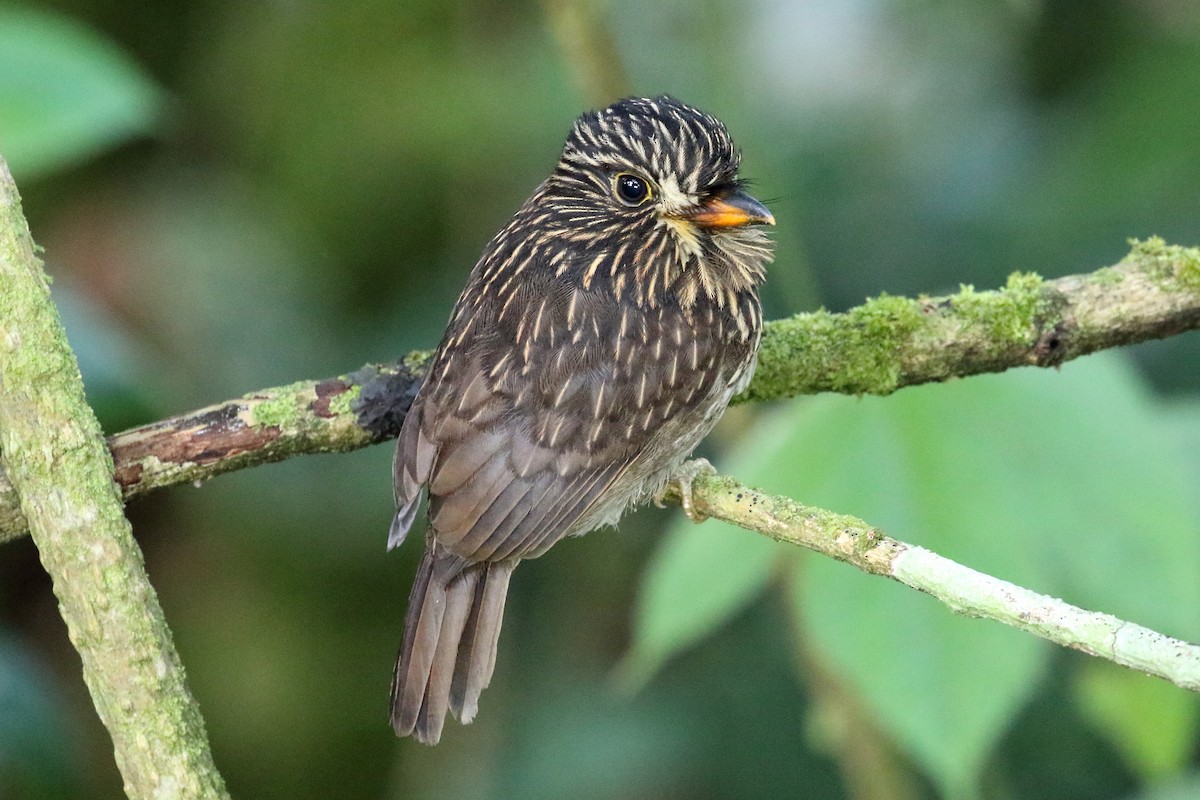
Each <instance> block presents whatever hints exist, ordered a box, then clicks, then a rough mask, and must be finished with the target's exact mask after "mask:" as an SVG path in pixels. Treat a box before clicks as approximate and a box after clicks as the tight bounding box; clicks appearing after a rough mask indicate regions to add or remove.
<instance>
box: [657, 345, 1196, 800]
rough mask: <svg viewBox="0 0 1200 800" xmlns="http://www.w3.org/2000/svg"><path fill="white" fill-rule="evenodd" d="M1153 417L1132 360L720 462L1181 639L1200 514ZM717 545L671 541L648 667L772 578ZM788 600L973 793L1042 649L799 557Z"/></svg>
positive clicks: (863, 413) (927, 757)
mask: <svg viewBox="0 0 1200 800" xmlns="http://www.w3.org/2000/svg"><path fill="white" fill-rule="evenodd" d="M1157 414H1158V409H1157V408H1156V407H1155V406H1154V404H1153V403H1152V402H1151V401H1150V400H1148V399H1147V398H1146V397H1145V396H1144V394H1143V392H1142V389H1141V387H1140V385H1139V383H1138V380H1137V378H1136V376H1135V375H1134V374H1133V373H1132V371H1131V370H1130V369H1129V368H1128V366H1127V365H1126V364H1125V362H1124V361H1123V360H1121V359H1120V358H1119V357H1112V356H1100V357H1093V358H1090V359H1087V360H1085V361H1081V362H1075V363H1072V364H1070V365H1068V366H1067V367H1066V368H1064V369H1063V370H1061V371H1060V372H1045V371H1034V370H1024V371H1015V372H1011V373H1009V374H1006V375H1002V376H986V377H980V378H972V379H971V380H969V381H961V382H953V383H949V384H944V385H939V386H930V387H924V388H918V389H910V390H906V391H904V392H901V393H899V394H897V395H895V396H893V397H890V398H867V399H863V400H855V399H852V398H844V397H820V398H815V399H812V400H810V401H807V402H805V403H803V404H801V405H797V406H795V407H794V408H789V409H787V410H785V411H783V412H782V413H778V414H774V415H771V416H768V417H766V418H764V419H763V420H762V421H761V422H760V423H759V425H758V430H757V431H755V433H754V435H753V436H751V437H748V439H747V441H746V443H745V444H744V445H743V446H742V448H741V449H740V453H739V454H737V455H735V456H734V457H732V458H730V459H728V461H729V464H728V465H727V466H729V467H730V471H731V472H732V473H733V474H737V475H738V476H739V477H741V478H743V479H744V480H746V481H748V482H750V483H753V484H757V485H764V486H766V487H767V488H768V489H769V490H771V491H777V492H781V493H784V494H788V495H790V496H793V497H795V498H797V499H799V500H801V501H803V502H807V503H813V504H816V505H820V506H824V507H828V508H834V509H837V510H839V511H844V512H847V513H853V514H857V515H859V516H862V517H863V518H865V519H867V520H870V521H871V522H872V523H874V524H878V525H881V526H882V527H883V528H884V529H885V530H887V531H888V532H889V533H892V534H894V535H896V536H898V537H900V538H905V539H908V540H910V541H915V542H919V543H921V544H923V545H925V546H928V547H931V548H932V549H934V550H936V551H938V552H941V553H943V554H945V555H947V556H949V557H951V558H955V559H956V560H959V561H962V562H963V563H966V564H969V565H970V566H972V567H975V568H977V569H980V570H983V571H985V572H988V573H990V574H995V575H998V576H1000V577H1003V578H1006V579H1009V580H1013V581H1015V582H1017V583H1020V584H1022V585H1026V586H1030V587H1031V588H1034V589H1035V590H1039V591H1043V592H1048V593H1053V594H1059V595H1062V596H1065V597H1066V598H1067V599H1068V600H1071V601H1073V602H1077V603H1081V604H1083V605H1085V606H1087V607H1092V608H1097V609H1100V610H1105V611H1109V612H1112V613H1116V614H1118V615H1121V616H1124V617H1126V618H1130V619H1134V620H1136V621H1139V622H1143V623H1145V624H1150V625H1153V626H1158V627H1160V628H1161V629H1163V630H1166V631H1168V632H1173V633H1175V634H1177V635H1182V636H1188V635H1193V634H1194V633H1195V632H1196V629H1197V622H1198V620H1197V618H1196V617H1197V615H1196V612H1195V609H1196V608H1200V586H1198V585H1197V582H1196V581H1195V580H1194V575H1195V574H1197V572H1200V543H1198V542H1196V541H1195V537H1194V532H1195V531H1196V530H1197V528H1200V520H1198V518H1197V513H1196V509H1195V507H1194V505H1193V504H1192V503H1191V500H1190V498H1189V483H1188V481H1187V479H1186V474H1187V470H1186V469H1185V467H1184V463H1183V462H1184V459H1183V458H1181V453H1180V452H1179V450H1178V449H1176V448H1175V447H1174V444H1173V442H1172V440H1171V438H1170V434H1169V433H1168V431H1167V429H1166V428H1165V427H1164V425H1163V424H1162V423H1161V422H1160V419H1159V417H1158V415H1157ZM735 465H736V466H735ZM1135 466H1136V468H1134V467H1135ZM706 527H707V526H706ZM713 527H714V528H715V526H713ZM714 534H717V535H714V536H712V537H711V541H705V540H702V539H701V538H700V536H699V535H698V534H697V533H696V532H692V533H689V534H688V535H687V538H686V539H684V538H681V536H680V535H679V534H676V535H675V536H673V537H672V538H671V539H669V540H668V542H667V543H666V545H665V546H664V549H663V550H662V551H661V552H660V554H659V557H658V559H657V560H656V562H655V565H654V566H653V568H652V569H651V571H650V574H649V577H648V579H647V584H646V589H645V595H644V596H645V597H646V598H647V599H646V600H644V602H643V604H642V608H641V611H640V614H641V616H640V617H639V626H638V637H639V638H638V644H637V645H636V647H635V658H634V663H635V664H636V665H637V666H638V667H640V668H641V669H643V670H648V669H653V668H654V667H656V666H658V665H659V664H661V662H662V660H663V658H665V657H666V655H667V654H669V653H670V652H672V650H673V649H675V648H678V647H681V646H683V645H684V644H686V643H688V642H691V641H694V640H695V639H696V638H698V637H699V636H701V635H703V634H704V633H705V632H707V631H710V630H711V629H712V628H713V627H714V626H715V625H716V624H717V623H719V622H720V621H721V620H723V619H724V618H726V617H727V616H728V614H729V613H731V610H732V609H735V608H737V607H738V605H739V604H740V603H741V602H743V601H744V598H746V597H747V596H749V595H750V594H751V593H752V592H753V591H755V590H757V589H758V588H759V587H760V586H761V585H762V582H763V580H765V577H766V575H767V573H768V570H769V565H770V559H771V557H772V555H773V551H772V550H771V548H770V543H769V542H767V541H766V540H764V542H765V544H762V545H759V546H758V547H761V548H762V550H761V551H758V550H754V551H750V553H749V554H748V555H747V553H744V552H739V551H740V550H741V549H742V548H745V549H746V550H748V551H749V550H750V548H751V547H752V546H751V545H748V544H746V543H744V542H743V539H744V538H745V537H743V536H741V535H739V534H737V533H734V532H726V531H719V532H718V531H715V530H714ZM721 537H725V538H727V539H728V542H726V543H721V542H719V539H720V538H721ZM706 548H707V549H708V552H707V553H706V552H705V550H706ZM743 558H744V559H747V561H746V562H745V563H742V564H738V563H737V561H738V559H743ZM1148 586H1153V587H1154V588H1155V591H1154V592H1149V591H1147V590H1146V589H1147V587H1148ZM791 598H792V600H793V603H794V606H793V607H794V608H795V610H796V612H797V615H798V618H799V619H800V620H801V621H802V623H803V624H804V625H805V626H806V628H807V630H808V631H809V637H810V640H811V641H812V642H813V643H815V644H816V645H817V646H818V647H819V648H820V650H821V653H822V657H823V658H825V659H827V660H828V661H829V662H830V663H831V664H832V665H833V667H834V668H835V669H837V670H839V671H840V672H842V673H844V674H845V675H846V676H847V678H848V679H849V680H850V682H851V685H853V686H856V687H857V688H858V690H859V691H860V692H861V693H862V695H863V697H864V699H865V700H866V702H867V703H868V705H869V706H870V707H871V708H872V709H873V710H874V712H875V713H876V714H878V716H879V718H880V720H881V723H882V724H883V726H884V727H885V729H887V730H888V731H890V732H891V734H892V735H893V736H895V737H896V739H897V741H898V742H900V743H901V744H902V745H903V746H904V747H905V748H907V749H908V750H909V752H911V753H912V754H913V756H914V757H915V758H916V759H917V760H918V761H919V762H920V763H922V764H923V765H924V766H925V767H926V768H927V769H928V770H929V771H930V773H931V774H932V775H933V776H934V777H935V779H936V780H937V781H938V782H939V783H940V784H941V785H942V787H943V788H944V789H945V790H946V791H947V792H948V793H949V794H950V795H952V796H955V795H961V794H964V793H970V792H971V791H972V787H973V785H974V783H975V781H976V779H977V776H978V772H979V770H980V768H981V766H982V764H983V763H984V760H985V759H986V758H987V756H988V755H989V753H990V751H991V749H992V747H993V745H994V744H995V741H996V739H997V737H999V736H1000V735H1001V733H1002V732H1003V731H1004V728H1005V726H1006V725H1008V724H1009V723H1010V721H1011V719H1012V717H1013V715H1014V714H1015V713H1016V711H1017V710H1018V708H1019V707H1020V705H1021V704H1022V703H1023V702H1024V700H1025V699H1026V697H1027V696H1028V695H1029V693H1030V692H1031V691H1032V689H1033V688H1034V686H1035V685H1036V681H1037V677H1038V674H1039V672H1040V671H1041V669H1042V668H1043V663H1044V661H1045V656H1046V654H1047V650H1046V648H1045V646H1044V645H1043V644H1042V643H1041V642H1039V641H1038V640H1036V639H1034V638H1032V637H1029V636H1028V635H1025V634H1022V633H1019V632H1016V631H1013V630H1010V629H1007V628H1004V627H1002V626H999V625H993V624H987V623H981V622H977V621H973V620H967V619H963V618H961V617H956V616H954V615H953V614H950V613H948V611H947V609H945V608H944V607H943V606H941V605H940V604H938V603H936V602H935V601H933V600H932V599H930V598H928V597H925V596H923V595H919V594H917V593H914V592H912V591H910V590H908V589H905V588H903V587H900V586H897V585H895V584H891V583H888V582H885V581H880V580H878V579H876V578H873V577H869V576H865V575H862V574H860V573H857V572H854V571H853V570H851V569H850V568H848V567H845V566H844V565H841V564H837V563H835V562H833V561H830V560H828V559H810V560H809V561H806V562H805V568H804V569H803V570H801V571H800V572H799V573H798V578H797V581H796V583H795V585H794V586H793V587H792V592H791ZM647 653H649V654H650V655H646V654H647ZM1170 691H1174V692H1177V691H1178V690H1175V689H1170Z"/></svg>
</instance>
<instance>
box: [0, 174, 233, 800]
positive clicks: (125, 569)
mask: <svg viewBox="0 0 1200 800" xmlns="http://www.w3.org/2000/svg"><path fill="white" fill-rule="evenodd" d="M0 308H2V309H3V314H0V387H3V392H2V393H0V461H2V462H3V464H4V468H5V470H6V471H7V474H8V477H9V480H10V481H11V485H12V490H11V491H10V492H9V498H10V499H16V498H19V500H20V513H21V514H22V515H23V524H24V525H27V526H28V528H29V530H30V533H31V535H32V536H33V540H34V543H35V544H36V545H37V548H38V553H39V555H40V556H41V559H42V564H43V565H44V566H45V568H46V571H47V572H49V573H50V577H51V578H52V579H53V582H54V593H55V595H56V596H57V597H58V602H59V609H60V611H61V613H62V616H63V619H64V620H65V621H66V623H67V630H68V633H69V634H70V637H71V642H72V643H73V644H74V646H75V649H76V650H77V651H78V652H79V655H80V658H81V659H82V660H83V675H84V679H85V681H86V682H87V686H88V690H89V691H90V692H91V695H92V701H93V703H94V704H95V706H96V710H97V712H98V713H99V715H100V718H101V720H102V721H103V722H104V725H105V727H107V728H108V731H109V734H110V735H111V736H112V740H113V746H114V749H115V751H116V761H117V766H118V767H119V768H120V770H121V775H122V777H123V778H124V780H125V791H126V793H127V794H128V796H129V797H131V798H147V799H149V798H162V797H172V798H221V797H226V796H227V795H226V794H225V790H224V786H223V784H222V782H221V776H220V775H219V774H217V771H216V768H215V767H214V766H213V761H212V756H211V754H210V753H209V749H208V740H207V738H206V736H205V733H204V723H203V721H202V720H201V718H200V712H199V710H198V709H197V707H196V703H195V701H194V700H193V699H192V696H191V694H190V693H189V692H188V689H187V685H186V683H185V680H184V674H183V665H182V664H181V663H180V661H179V656H178V655H177V654H176V652H175V647H174V645H173V644H172V642H171V635H170V631H169V629H168V628H167V624H166V621H165V620H164V618H163V612H162V609H161V607H160V606H159V604H158V598H157V597H156V595H155V593H154V589H153V587H152V586H151V585H150V581H149V579H148V578H147V577H146V572H145V569H144V567H143V563H142V553H141V550H139V549H138V546H137V542H136V541H135V540H134V538H133V532H132V530H131V529H130V526H129V522H128V520H127V519H126V518H125V514H124V509H123V508H122V504H121V497H120V494H119V492H118V491H117V487H116V485H115V484H114V483H113V480H112V474H113V472H112V470H113V463H112V459H111V457H110V455H109V451H108V450H107V449H106V448H105V446H104V436H103V434H102V433H101V431H100V425H99V423H98V422H97V421H96V418H95V416H94V415H93V414H92V410H91V408H90V407H89V406H88V404H87V400H86V399H85V397H84V393H83V381H82V379H81V378H80V375H79V367H78V364H77V363H76V361H75V356H74V354H73V353H72V352H71V349H70V347H69V346H68V344H67V337H66V334H65V333H64V331H63V329H62V325H61V323H60V322H59V319H58V314H57V312H56V311H55V308H54V304H53V303H52V302H51V299H50V288H49V283H48V281H47V279H46V276H45V274H44V273H43V271H42V265H41V262H40V261H39V260H38V258H37V257H36V256H35V255H34V250H33V242H32V240H31V239H30V236H29V228H28V226H27V224H26V222H25V219H24V217H23V215H22V213H21V204H20V198H19V196H18V195H17V189H16V186H15V185H14V183H13V181H12V176H11V174H10V173H9V171H8V165H7V164H6V163H5V162H4V160H3V159H0Z"/></svg>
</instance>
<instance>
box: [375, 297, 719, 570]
mask: <svg viewBox="0 0 1200 800" xmlns="http://www.w3.org/2000/svg"><path fill="white" fill-rule="evenodd" d="M577 291H578V290H572V289H570V288H565V289H563V288H561V287H542V291H540V292H539V293H538V294H537V295H535V296H534V299H533V300H532V301H531V302H529V303H528V304H527V306H526V313H525V314H523V315H522V317H521V318H520V319H519V320H515V321H514V322H513V324H507V325H506V323H505V320H504V319H503V318H500V319H497V320H490V319H487V318H484V317H480V318H479V319H477V320H475V322H474V325H473V328H472V329H471V330H470V332H469V335H466V336H461V337H452V336H448V337H447V342H445V343H443V347H442V350H443V351H448V352H449V350H448V348H450V347H451V340H452V339H456V340H457V341H458V342H459V346H457V347H456V348H454V349H453V350H452V352H453V355H452V356H451V357H450V358H449V359H448V360H447V358H446V355H447V354H446V353H445V352H442V351H439V355H438V358H436V359H435V362H434V366H433V368H431V370H430V373H429V376H428V377H427V379H426V381H427V385H426V386H425V387H424V388H423V389H422V393H421V396H420V397H418V400H417V403H416V404H414V408H413V411H411V412H410V415H409V418H408V419H406V420H405V424H404V429H403V432H402V433H401V436H400V440H399V443H398V449H397V460H396V485H397V501H398V502H397V505H398V508H400V509H401V511H400V514H398V519H399V518H401V517H407V520H406V521H407V522H411V516H412V513H414V511H415V507H414V506H415V502H416V500H417V499H418V498H419V493H420V487H421V486H422V485H425V486H427V487H428V492H429V497H430V504H429V520H430V526H431V529H432V533H433V535H434V537H435V538H436V539H437V541H438V542H439V543H440V544H441V545H442V546H443V547H444V548H445V549H446V550H448V551H450V552H452V553H454V554H456V555H458V556H459V557H461V558H463V559H464V560H466V561H468V562H479V561H501V560H505V559H512V558H522V557H529V556H532V555H537V554H540V553H541V552H543V551H544V550H545V549H546V548H547V547H549V546H550V545H551V544H553V543H554V542H555V541H557V540H558V539H559V538H561V537H562V536H564V535H565V534H566V533H567V532H569V531H570V530H571V528H572V525H574V524H575V523H576V522H577V521H579V520H580V518H581V517H583V516H584V515H585V514H587V513H588V511H589V510H590V509H592V508H594V507H595V506H596V504H597V503H598V502H601V501H602V500H603V499H604V498H605V493H606V491H608V490H609V489H610V488H612V487H613V485H614V483H616V482H617V481H618V479H619V478H620V476H621V475H622V473H624V472H626V471H627V470H629V469H630V468H631V467H632V466H634V465H636V464H638V462H639V460H643V459H645V458H646V456H647V453H650V452H655V451H657V450H659V449H661V448H656V447H653V446H652V445H653V443H654V441H655V437H656V436H658V435H660V434H661V432H662V430H663V426H664V423H666V422H667V421H668V420H669V419H670V418H671V417H673V416H678V415H681V414H686V413H687V412H688V411H689V410H690V409H692V408H693V407H695V406H697V405H699V404H700V403H703V402H705V401H706V399H707V397H708V395H709V394H710V390H711V389H712V386H713V383H714V381H715V380H716V378H717V376H718V368H717V367H718V360H719V359H718V351H719V349H720V348H719V347H718V346H717V340H716V338H715V334H714V332H713V331H710V330H707V329H704V328H703V326H701V327H700V328H698V329H696V328H694V327H693V326H688V325H685V324H684V323H683V321H682V320H681V319H676V318H673V317H671V316H670V315H669V314H667V313H666V312H664V311H663V310H661V309H659V310H657V311H654V312H645V311H640V310H637V309H630V308H625V309H617V310H615V311H614V309H613V308H612V307H611V306H608V307H606V306H604V305H603V304H604V303H605V302H606V300H605V299H604V298H602V297H597V296H593V295H587V296H582V295H581V296H573V293H574V292H577ZM609 297H611V295H610V296H609ZM539 321H540V322H539ZM618 342H619V346H617V343H618ZM693 444H694V443H693ZM656 457H661V458H662V460H664V461H667V460H669V457H668V456H665V455H662V454H659V456H656ZM631 499H633V498H632V497H631V498H627V500H631ZM618 505H621V504H618ZM618 513H619V508H618Z"/></svg>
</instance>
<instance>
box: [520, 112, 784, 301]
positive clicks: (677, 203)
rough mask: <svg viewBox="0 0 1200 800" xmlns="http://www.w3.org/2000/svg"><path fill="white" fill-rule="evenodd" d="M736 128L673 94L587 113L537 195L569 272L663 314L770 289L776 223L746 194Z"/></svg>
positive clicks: (543, 223) (539, 211) (542, 219)
mask: <svg viewBox="0 0 1200 800" xmlns="http://www.w3.org/2000/svg"><path fill="white" fill-rule="evenodd" d="M740 160H741V158H740V154H739V153H738V151H737V149H736V148H735V147H734V145H733V141H732V139H730V137H729V132H728V130H726V128H725V125H724V124H722V123H721V121H720V120H718V119H716V118H715V117H713V116H711V115H709V114H706V113H704V112H703V111H700V110H698V109H696V108H693V107H691V106H688V105H685V104H684V103H681V102H679V101H678V100H675V99H673V98H671V97H667V96H662V97H658V98H654V99H650V98H629V99H625V100H621V101H620V102H617V103H614V104H613V105H611V106H609V107H608V108H605V109H602V110H600V111H594V112H589V113H587V114H584V115H583V116H581V117H580V118H579V119H578V120H577V121H576V122H575V125H574V126H573V127H572V129H571V133H570V135H569V136H568V137H567V141H566V144H565V145H564V148H563V154H562V158H561V159H560V160H559V162H558V166H557V167H556V168H555V171H554V174H553V175H552V176H551V178H550V179H549V180H548V181H546V183H545V184H543V186H542V189H541V191H540V192H539V193H538V195H537V196H535V198H534V200H533V203H534V207H533V208H531V211H533V213H535V214H536V215H537V217H538V223H539V227H541V229H542V230H544V231H546V232H547V233H548V235H549V238H552V239H554V240H555V241H556V243H557V246H559V247H563V248H564V253H565V255H564V257H563V261H562V263H561V268H562V269H563V270H564V271H565V270H571V271H572V272H576V271H578V272H579V278H580V279H581V280H583V281H584V283H585V284H588V285H590V284H591V283H593V282H596V281H603V282H604V283H606V284H608V285H611V286H612V288H613V289H614V291H615V292H616V293H617V294H620V295H624V294H625V293H626V292H629V293H630V294H629V296H632V297H634V298H635V299H637V300H638V302H639V303H640V304H648V305H651V306H653V305H656V304H657V303H659V302H662V301H663V298H664V297H665V296H666V295H667V294H670V295H672V296H673V297H674V298H675V299H676V300H677V301H678V302H679V303H680V304H681V305H683V306H685V307H686V306H688V305H690V304H692V303H694V302H695V301H696V299H697V298H698V297H700V296H701V295H702V294H705V295H708V296H709V297H711V298H713V299H715V300H718V301H721V300H723V299H724V298H725V297H726V296H728V295H730V293H731V292H740V291H745V290H749V289H752V288H753V287H755V286H757V285H758V284H760V283H761V282H762V280H763V272H764V268H765V265H766V264H767V262H769V261H770V259H771V242H770V240H769V239H768V237H767V236H766V235H765V233H764V232H763V231H762V229H761V227H760V226H763V225H774V224H775V218H774V217H773V216H772V215H771V212H770V211H769V210H767V208H766V206H764V205H763V204H762V203H760V202H759V201H757V200H755V199H754V198H753V197H751V196H750V195H749V194H747V193H746V192H745V191H744V183H743V181H742V180H741V179H740V178H739V177H738V165H739V163H740Z"/></svg>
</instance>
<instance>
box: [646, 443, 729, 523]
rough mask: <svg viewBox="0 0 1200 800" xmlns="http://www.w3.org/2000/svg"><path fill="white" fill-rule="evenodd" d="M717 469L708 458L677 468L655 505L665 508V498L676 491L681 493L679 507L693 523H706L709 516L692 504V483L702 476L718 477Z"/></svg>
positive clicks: (657, 495)
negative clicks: (671, 491)
mask: <svg viewBox="0 0 1200 800" xmlns="http://www.w3.org/2000/svg"><path fill="white" fill-rule="evenodd" d="M716 474H717V469H716V467H714V466H713V465H712V464H710V463H709V462H708V459H707V458H694V459H692V460H690V461H685V462H683V463H682V464H680V465H679V466H678V467H676V468H675V471H674V472H672V473H671V477H669V478H667V482H666V483H665V484H663V487H662V488H661V489H659V490H658V493H657V494H656V495H654V505H656V506H658V507H659V508H664V506H663V498H665V497H666V496H667V492H668V491H670V490H671V489H675V490H676V491H677V492H679V505H680V506H681V507H682V508H683V513H684V514H686V515H687V518H688V519H690V520H691V521H692V522H704V520H706V519H708V514H705V513H704V512H703V511H700V510H699V509H697V508H696V506H695V504H693V502H692V482H693V481H695V480H696V478H697V477H699V476H700V475H716Z"/></svg>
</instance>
